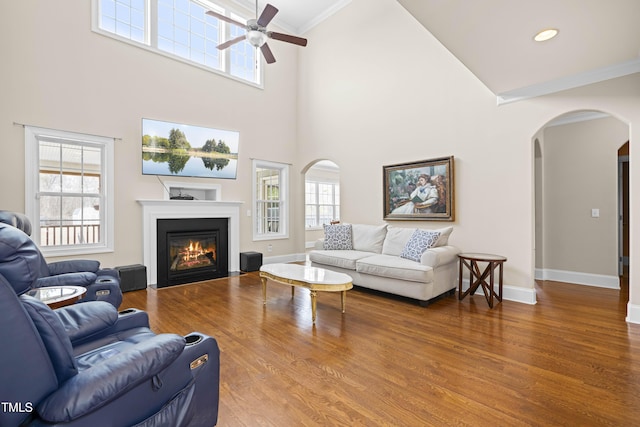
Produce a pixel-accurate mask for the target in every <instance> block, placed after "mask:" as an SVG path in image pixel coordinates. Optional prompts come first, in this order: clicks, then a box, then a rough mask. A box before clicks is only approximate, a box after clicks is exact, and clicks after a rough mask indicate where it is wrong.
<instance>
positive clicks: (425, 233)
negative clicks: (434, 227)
mask: <svg viewBox="0 0 640 427" xmlns="http://www.w3.org/2000/svg"><path fill="white" fill-rule="evenodd" d="M439 237H440V232H438V231H431V230H420V229H418V228H417V229H416V230H415V231H414V232H413V234H412V235H411V238H409V241H408V242H407V244H406V245H405V246H404V249H403V250H402V253H401V254H400V258H406V259H410V260H411V261H416V262H420V258H421V257H422V254H423V253H424V251H426V250H427V249H429V248H431V247H433V246H434V245H435V244H436V242H437V241H438V238H439Z"/></svg>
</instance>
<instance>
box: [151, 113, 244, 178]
mask: <svg viewBox="0 0 640 427" xmlns="http://www.w3.org/2000/svg"><path fill="white" fill-rule="evenodd" d="M239 139H240V133H239V132H234V131H228V130H221V129H213V128H206V127H201V126H191V125H183V124H177V123H170V122H163V121H158V120H150V119H142V173H143V174H145V175H169V176H190V177H202V178H223V179H235V178H236V172H237V168H238V143H239Z"/></svg>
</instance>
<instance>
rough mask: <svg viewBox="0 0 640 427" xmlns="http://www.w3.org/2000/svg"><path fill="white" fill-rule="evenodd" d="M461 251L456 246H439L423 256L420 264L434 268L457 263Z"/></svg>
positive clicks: (428, 250) (430, 249)
mask: <svg viewBox="0 0 640 427" xmlns="http://www.w3.org/2000/svg"><path fill="white" fill-rule="evenodd" d="M459 253H460V249H458V248H457V247H455V246H438V247H436V248H429V249H427V250H426V251H424V253H423V254H422V257H421V258H420V263H421V264H423V265H427V266H429V267H432V268H436V267H438V266H441V265H445V264H449V263H452V262H456V261H457V260H458V254H459Z"/></svg>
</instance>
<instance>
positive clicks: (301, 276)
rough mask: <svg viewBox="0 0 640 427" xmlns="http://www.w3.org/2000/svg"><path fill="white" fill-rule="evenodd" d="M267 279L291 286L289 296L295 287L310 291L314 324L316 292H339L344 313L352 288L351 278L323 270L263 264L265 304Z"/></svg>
mask: <svg viewBox="0 0 640 427" xmlns="http://www.w3.org/2000/svg"><path fill="white" fill-rule="evenodd" d="M267 279H271V280H273V281H274V282H278V283H282V284H285V285H290V286H291V296H293V295H294V292H295V288H296V286H300V287H303V288H307V289H309V290H310V291H311V320H312V322H313V323H314V324H315V323H316V297H317V295H318V291H324V292H341V293H342V295H341V297H342V312H343V313H344V312H345V304H346V299H347V291H348V290H349V289H351V288H353V283H352V280H353V279H352V278H351V276H349V275H347V274H344V273H338V272H335V271H331V270H326V269H324V268H318V267H310V266H307V265H300V264H265V265H263V266H262V267H260V280H261V281H262V301H263V304H265V305H266V304H267Z"/></svg>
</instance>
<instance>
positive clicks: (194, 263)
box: [156, 218, 229, 288]
mask: <svg viewBox="0 0 640 427" xmlns="http://www.w3.org/2000/svg"><path fill="white" fill-rule="evenodd" d="M228 222H229V219H228V218H184V219H182V218H171V219H158V220H157V224H156V225H157V239H158V242H157V248H158V254H157V257H158V263H157V265H158V271H157V276H158V277H157V280H158V283H157V287H158V288H164V287H167V286H173V285H179V284H183V283H191V282H199V281H202V280H209V279H217V278H219V277H226V276H228V275H229V267H228V258H229V255H228V244H229V235H228V233H229V232H228V225H229V224H228Z"/></svg>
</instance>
